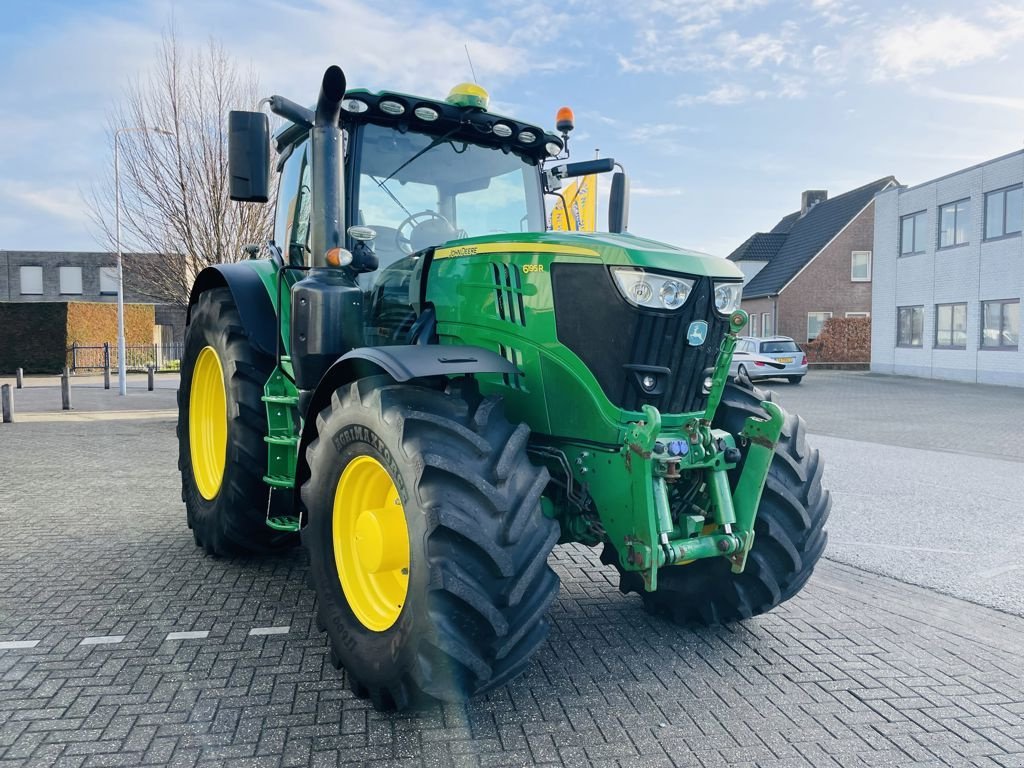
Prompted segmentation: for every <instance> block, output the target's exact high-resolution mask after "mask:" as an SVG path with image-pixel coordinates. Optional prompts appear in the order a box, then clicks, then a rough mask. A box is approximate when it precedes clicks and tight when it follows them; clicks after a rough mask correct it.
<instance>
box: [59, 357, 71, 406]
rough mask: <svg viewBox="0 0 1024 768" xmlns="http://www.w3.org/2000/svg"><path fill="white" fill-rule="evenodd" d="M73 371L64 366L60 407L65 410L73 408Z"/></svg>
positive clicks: (61, 379)
mask: <svg viewBox="0 0 1024 768" xmlns="http://www.w3.org/2000/svg"><path fill="white" fill-rule="evenodd" d="M70 376H71V372H70V371H69V370H68V367H67V366H64V373H63V374H61V377H60V407H61V408H62V409H63V410H65V411H70V410H71V378H70Z"/></svg>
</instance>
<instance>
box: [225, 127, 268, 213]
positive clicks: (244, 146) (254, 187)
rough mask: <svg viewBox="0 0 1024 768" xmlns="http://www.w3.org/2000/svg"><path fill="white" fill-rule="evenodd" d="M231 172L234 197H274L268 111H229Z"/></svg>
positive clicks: (247, 199)
mask: <svg viewBox="0 0 1024 768" xmlns="http://www.w3.org/2000/svg"><path fill="white" fill-rule="evenodd" d="M228 176H229V178H230V182H229V191H230V195H231V199H232V200H237V201H239V202H243V203H265V202H267V200H269V199H270V121H269V120H268V119H267V116H266V115H265V114H264V113H262V112H241V111H238V110H233V111H231V112H229V113H228Z"/></svg>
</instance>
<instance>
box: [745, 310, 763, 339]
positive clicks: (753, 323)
mask: <svg viewBox="0 0 1024 768" xmlns="http://www.w3.org/2000/svg"><path fill="white" fill-rule="evenodd" d="M758 319H760V315H758V314H757V313H756V312H755V313H754V314H752V315H751V316H750V327H749V328H748V329H747V330H748V331H749V333H750V335H751V336H755V337H756V336H757V321H758Z"/></svg>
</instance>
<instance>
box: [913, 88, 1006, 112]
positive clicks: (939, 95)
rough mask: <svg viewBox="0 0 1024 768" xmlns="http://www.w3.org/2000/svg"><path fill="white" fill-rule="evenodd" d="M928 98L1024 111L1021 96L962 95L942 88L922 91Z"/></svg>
mask: <svg viewBox="0 0 1024 768" xmlns="http://www.w3.org/2000/svg"><path fill="white" fill-rule="evenodd" d="M922 93H924V94H925V95H926V96H930V97H932V98H935V99H943V100H945V101H956V102H959V103H961V104H980V105H982V106H986V107H1000V108H1002V109H1012V110H1016V111H1019V112H1022V111H1024V97H1021V96H994V95H992V94H987V93H960V92H958V91H947V90H944V89H942V88H926V89H925V90H924V91H922Z"/></svg>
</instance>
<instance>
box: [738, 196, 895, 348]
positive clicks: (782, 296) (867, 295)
mask: <svg viewBox="0 0 1024 768" xmlns="http://www.w3.org/2000/svg"><path fill="white" fill-rule="evenodd" d="M895 185H896V180H895V179H894V178H893V177H892V176H887V177H885V178H883V179H878V180H877V181H873V182H871V183H870V184H865V185H864V186H863V187H858V188H857V189H854V190H851V191H850V192H846V193H844V194H842V195H839V196H837V197H833V198H829V197H828V192H827V191H825V190H808V191H806V192H804V193H803V194H802V195H801V198H800V209H799V210H798V211H794V212H793V213H791V214H789V215H787V216H784V217H783V218H782V219H781V220H780V221H779V223H778V224H776V225H775V226H774V227H773V228H772V229H771V231H769V232H758V233H756V234H754V235H752V236H751V237H749V238H748V239H747V240H746V241H744V242H743V244H742V245H740V246H739V247H738V248H737V249H736V250H735V251H733V252H732V253H731V254H730V255H729V257H728V258H729V260H730V261H733V262H735V263H736V265H737V266H738V267H739V268H740V269H741V270H742V271H743V274H744V276H745V279H744V286H743V304H742V307H743V309H744V310H746V311H747V312H748V313H749V314H750V325H749V326H748V327H747V330H746V331H745V332H746V333H747V334H748V335H751V336H773V335H781V336H790V337H792V338H793V339H795V340H796V341H797V342H798V343H803V342H807V341H812V340H813V339H814V338H816V337H817V335H818V333H819V332H820V331H821V327H822V326H823V325H824V323H825V320H827V319H828V318H830V317H870V316H871V281H872V249H873V248H874V216H875V211H874V207H873V204H872V201H873V200H874V197H875V195H876V194H878V193H879V192H881V191H882V190H884V189H888V188H890V187H893V186H895Z"/></svg>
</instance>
